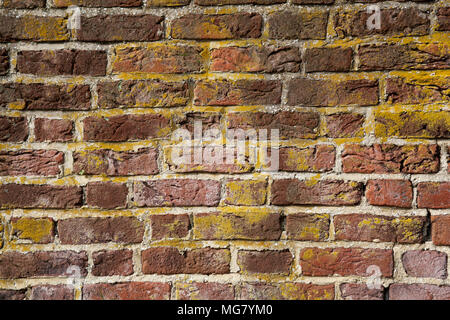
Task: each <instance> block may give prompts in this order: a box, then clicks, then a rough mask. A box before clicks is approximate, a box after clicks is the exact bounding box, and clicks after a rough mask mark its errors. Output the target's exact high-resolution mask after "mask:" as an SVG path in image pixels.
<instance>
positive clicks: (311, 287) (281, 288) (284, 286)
mask: <svg viewBox="0 0 450 320" xmlns="http://www.w3.org/2000/svg"><path fill="white" fill-rule="evenodd" d="M240 286H241V299H243V300H333V299H334V285H333V284H326V285H316V284H308V283H298V282H285V283H280V284H276V283H263V282H257V283H256V282H255V283H246V282H244V283H243V284H241V285H240Z"/></svg>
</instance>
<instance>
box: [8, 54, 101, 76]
mask: <svg viewBox="0 0 450 320" xmlns="http://www.w3.org/2000/svg"><path fill="white" fill-rule="evenodd" d="M107 63H108V61H107V56H106V52H105V51H94V50H70V49H63V50H54V51H53V50H33V51H20V52H19V53H18V54H17V67H16V68H17V71H18V72H20V73H27V74H34V75H41V76H56V75H89V76H104V75H105V74H106V65H107Z"/></svg>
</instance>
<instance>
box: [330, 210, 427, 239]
mask: <svg viewBox="0 0 450 320" xmlns="http://www.w3.org/2000/svg"><path fill="white" fill-rule="evenodd" d="M426 227H427V223H426V218H425V217H419V216H414V217H398V218H395V217H391V216H381V215H371V214H342V215H341V214H340V215H336V216H335V217H334V230H335V238H336V240H345V241H370V242H380V241H381V242H398V243H421V242H423V241H424V236H425V232H426Z"/></svg>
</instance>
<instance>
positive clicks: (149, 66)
mask: <svg viewBox="0 0 450 320" xmlns="http://www.w3.org/2000/svg"><path fill="white" fill-rule="evenodd" d="M204 65H205V59H204V58H203V49H202V48H200V47H197V46H182V45H170V44H164V45H162V44H158V45H147V46H141V47H134V46H133V47H126V46H122V47H118V48H116V49H115V58H114V60H113V62H112V70H113V72H127V73H129V72H149V73H197V72H201V71H203V70H204Z"/></svg>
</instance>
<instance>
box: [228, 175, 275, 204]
mask: <svg viewBox="0 0 450 320" xmlns="http://www.w3.org/2000/svg"><path fill="white" fill-rule="evenodd" d="M224 192H225V194H224V199H223V202H224V203H225V204H227V205H232V206H262V205H264V204H265V203H266V199H267V181H266V180H256V179H251V180H243V179H242V180H238V179H229V180H226V181H225V186H224Z"/></svg>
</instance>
